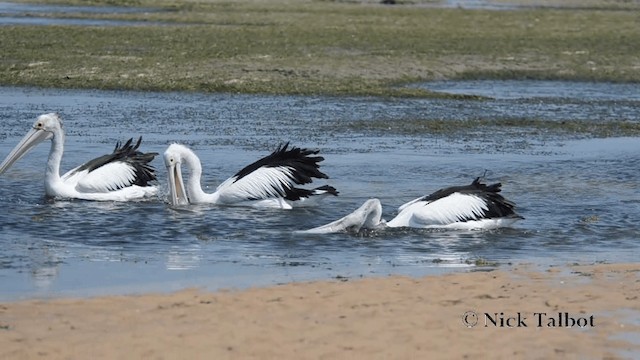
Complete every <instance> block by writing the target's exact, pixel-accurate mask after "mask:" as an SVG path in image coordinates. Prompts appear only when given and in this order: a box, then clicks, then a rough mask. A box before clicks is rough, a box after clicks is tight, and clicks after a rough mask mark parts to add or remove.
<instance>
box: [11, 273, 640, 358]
mask: <svg viewBox="0 0 640 360" xmlns="http://www.w3.org/2000/svg"><path fill="white" fill-rule="evenodd" d="M543 314H546V315H543ZM465 320H466V323H465ZM476 322H477V323H476ZM570 325H572V326H570ZM638 339H640V264H616V265H607V264H600V265H592V266H570V267H550V268H547V269H540V268H534V267H529V266H526V265H520V266H514V267H511V268H501V269H498V270H495V271H489V272H467V273H454V274H447V275H440V276H428V277H424V278H418V279H414V278H407V277H396V276H392V277H384V278H367V279H360V280H349V281H339V280H336V281H320V282H309V283H293V284H287V285H281V286H275V287H268V288H252V289H248V290H242V291H236V290H230V291H219V292H214V293H211V292H204V291H201V290H197V289H191V290H184V291H181V292H177V293H172V294H145V295H132V296H107V297H96V298H88V299H48V300H26V301H18V302H8V303H0V358H3V359H5V358H6V359H36V358H38V359H40V358H46V359H81V358H82V359H84V358H91V359H99V358H103V359H105V358H106V359H124V358H128V359H132V358H149V359H178V358H180V359H184V358H189V359H199V358H200V359H224V358H242V359H247V358H249V359H252V358H253V359H272V358H287V359H335V358H369V359H371V358H377V359H392V358H393V359H415V358H427V357H429V358H437V357H440V358H552V357H554V358H556V357H563V358H581V359H582V358H597V359H603V358H606V359H616V358H632V357H636V358H637V357H638V356H640V341H639V340H638Z"/></svg>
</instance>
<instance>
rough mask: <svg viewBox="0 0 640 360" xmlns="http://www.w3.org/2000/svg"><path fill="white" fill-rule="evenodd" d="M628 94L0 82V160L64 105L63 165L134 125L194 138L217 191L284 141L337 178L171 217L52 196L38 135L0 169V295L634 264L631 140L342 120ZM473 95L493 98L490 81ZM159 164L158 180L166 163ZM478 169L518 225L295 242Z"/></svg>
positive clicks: (169, 137)
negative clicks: (285, 205) (115, 88)
mask: <svg viewBox="0 0 640 360" xmlns="http://www.w3.org/2000/svg"><path fill="white" fill-rule="evenodd" d="M445 85H446V84H441V83H438V84H430V85H423V86H433V88H434V89H435V88H436V87H437V90H438V91H454V90H452V89H455V88H459V87H461V86H470V84H460V83H448V87H447V86H445ZM523 85H524V87H525V88H530V86H534V84H521V86H523ZM538 85H540V86H542V85H541V84H538ZM510 86H512V87H511V89H512V90H511V91H513V86H515V85H514V84H511V85H510ZM562 86H570V87H573V88H574V89H573V90H574V92H578V93H580V92H581V91H582V92H584V91H586V90H585V89H584V88H580V87H585V86H591V85H589V84H580V83H573V84H572V85H571V84H569V85H567V84H562ZM562 86H558V87H556V88H558V89H560V88H562ZM632 90H634V91H630V90H629V88H624V89H623V90H620V88H617V87H615V86H611V87H610V88H607V91H611V92H613V93H615V94H616V95H615V96H613V95H611V93H609V95H607V96H600V95H594V96H592V97H590V98H586V97H584V96H583V95H576V96H566V95H560V94H559V93H556V94H554V93H553V92H551V93H550V94H547V95H545V96H544V98H543V99H540V98H537V97H536V96H534V95H527V96H524V98H523V97H519V98H517V99H513V98H511V97H508V96H502V97H501V96H495V99H494V100H488V101H469V100H437V99H436V100H415V99H412V100H384V99H377V98H324V97H290V96H289V97H278V96H244V95H206V94H183V93H142V92H106V91H68V90H39V89H29V88H0V158H4V157H5V156H6V155H7V154H8V152H9V151H10V150H11V149H12V148H13V147H14V146H15V145H16V144H17V143H18V141H19V140H20V138H21V137H22V136H23V135H24V134H25V133H26V131H27V130H28V129H29V127H30V126H31V124H32V123H33V121H34V120H35V117H36V116H37V115H39V114H41V113H45V112H51V111H57V112H60V113H61V114H62V116H63V119H64V126H65V128H66V131H67V139H66V147H65V156H64V158H63V165H62V168H63V170H68V169H70V168H71V167H73V166H76V165H78V164H80V163H82V162H84V161H86V160H88V159H90V158H93V157H96V156H99V155H102V154H104V153H107V152H110V151H111V150H112V149H113V146H114V145H115V142H116V141H118V140H125V139H127V138H129V137H137V136H139V135H142V136H143V146H142V147H143V150H144V151H155V152H158V153H162V152H163V151H164V150H165V149H166V147H167V145H168V144H170V143H171V142H181V143H185V144H188V145H189V146H191V147H192V148H193V149H194V150H195V151H196V152H197V154H198V155H199V156H200V158H201V160H202V162H203V164H204V178H203V184H204V185H205V186H206V187H208V191H213V189H215V187H216V186H217V185H218V184H219V183H220V182H222V181H223V180H224V179H226V178H227V177H228V176H231V175H233V174H234V173H235V172H236V171H238V170H239V169H240V168H242V167H243V166H245V165H247V164H248V163H250V162H252V161H254V160H255V159H257V158H259V157H261V156H264V155H266V154H268V153H269V152H270V151H272V150H273V149H274V148H275V147H276V146H277V145H278V144H279V143H281V142H285V141H290V142H291V143H292V144H295V145H297V146H304V147H312V148H317V149H320V150H321V152H322V154H323V155H324V157H325V161H324V162H323V170H324V171H325V172H326V173H327V174H328V175H329V176H330V177H331V179H329V180H328V181H325V182H322V181H321V182H319V183H318V184H319V185H320V184H323V183H328V184H331V185H333V186H335V187H336V188H337V189H338V190H339V191H340V192H341V194H340V196H339V197H337V198H334V199H328V200H327V201H326V202H325V203H324V205H323V206H321V207H319V208H316V209H305V210H296V211H275V210H255V209H245V208H232V207H210V206H193V207H186V208H179V209H173V208H170V207H169V206H168V205H167V204H166V202H165V201H164V198H163V196H160V197H159V198H158V199H153V200H150V201H145V202H135V203H95V202H85V201H47V200H46V199H45V198H44V196H43V194H44V188H43V173H44V166H45V162H46V157H47V155H48V151H49V146H48V144H41V145H40V146H39V147H38V148H36V149H34V150H33V151H32V152H31V153H29V154H28V155H27V156H26V157H25V158H23V159H22V160H20V161H19V162H18V163H16V164H15V165H14V166H13V167H12V168H11V169H10V170H9V171H8V172H7V173H5V174H4V175H3V176H2V177H0V197H1V198H2V200H3V205H4V206H3V209H2V210H1V211H0V228H1V230H2V233H1V236H0V246H1V249H2V250H1V251H0V300H6V299H16V298H24V297H47V296H60V295H80V296H84V295H97V294H105V293H135V292H139V291H149V290H153V291H170V290H176V289H181V288H184V287H191V286H196V287H205V288H209V289H217V288H225V287H237V288H242V287H247V286H254V285H269V284H276V283H284V282H290V281H300V280H311V279H327V278H358V277H362V276H385V275H388V274H405V275H411V276H419V275H423V274H433V273H441V272H448V271H460V269H463V270H465V269H473V268H474V266H472V265H470V264H473V263H474V262H475V261H476V260H477V259H485V260H488V261H491V262H497V263H499V264H506V263H510V262H515V263H520V262H527V263H533V264H535V265H542V266H547V265H564V264H567V263H573V262H580V263H593V262H630V261H637V254H638V251H639V250H640V241H639V239H640V231H639V230H638V225H637V224H638V220H639V219H640V192H639V186H638V179H639V178H640V139H638V138H629V137H626V138H605V139H591V138H589V137H588V136H584V135H581V136H575V137H574V136H570V135H566V134H564V135H559V134H554V133H550V132H547V131H538V132H535V133H533V134H530V133H527V134H528V135H527V136H523V135H522V134H523V133H521V132H517V131H516V132H514V133H513V134H511V135H510V134H509V132H508V131H506V132H505V131H497V129H491V128H489V129H475V128H471V129H469V130H468V132H466V133H463V134H462V135H460V134H459V133H457V134H456V135H443V134H433V135H431V134H425V133H424V132H423V133H416V134H415V135H399V134H396V133H393V132H386V131H384V130H380V129H377V130H367V129H366V128H362V127H361V126H360V127H354V126H352V124H353V123H354V122H357V123H359V124H361V123H362V122H363V121H364V122H366V121H380V120H385V121H389V122H390V123H391V122H393V121H398V119H400V120H401V119H411V118H421V119H427V120H429V119H434V120H441V119H450V120H451V121H455V120H457V119H476V118H499V117H503V116H504V117H515V118H522V119H527V118H534V119H539V118H545V117H548V118H550V119H554V120H558V121H563V120H568V119H571V120H579V121H587V122H588V121H591V122H598V121H612V122H615V121H624V122H638V121H639V120H640V118H639V116H640V100H639V99H638V97H637V94H638V93H640V92H639V91H638V90H640V89H639V88H638V87H637V86H636V87H635V88H632ZM484 91H485V92H486V91H496V85H495V84H493V83H491V84H489V85H487V86H486V87H485V90H484ZM505 91H506V90H505ZM520 92H521V93H522V92H523V91H520ZM575 109H579V110H580V111H575ZM514 114H515V115H514ZM498 145H499V146H498ZM153 165H155V167H156V168H157V171H158V177H159V183H160V184H161V185H162V188H163V189H165V188H166V174H165V170H164V166H163V164H162V160H161V158H160V157H158V158H156V160H154V163H153ZM485 171H486V177H487V181H490V182H497V181H500V182H502V183H503V193H504V195H505V196H506V197H508V198H509V199H511V200H513V201H515V202H516V203H517V205H518V209H519V213H520V214H521V215H523V216H524V217H525V218H526V219H525V220H523V221H521V222H520V223H517V224H516V225H515V226H514V227H513V228H509V229H501V230H497V231H473V232H468V231H424V230H409V229H404V230H403V229H394V230H390V231H384V232H377V233H371V234H366V235H363V236H353V235H348V234H332V235H322V236H318V235H314V236H311V235H306V236H301V235H293V234H292V231H293V230H300V229H306V228H310V227H314V226H318V225H321V224H324V223H327V222H329V221H332V220H335V219H337V218H339V217H341V216H343V215H344V214H346V213H348V212H351V211H352V210H353V209H355V208H356V207H358V206H359V205H360V204H362V202H364V201H365V200H366V199H368V198H370V197H378V198H380V199H381V201H382V203H383V206H384V217H385V218H387V219H390V218H391V217H393V216H394V214H395V210H396V208H397V207H398V206H399V205H401V204H402V203H404V202H406V201H408V200H411V199H413V198H415V197H418V196H420V195H423V194H426V193H430V192H433V191H435V190H437V189H439V188H441V187H444V186H451V185H461V184H465V183H470V182H471V180H472V179H473V178H474V177H476V176H481V175H483V174H484V173H485ZM163 195H164V194H163ZM465 271H466V270H465Z"/></svg>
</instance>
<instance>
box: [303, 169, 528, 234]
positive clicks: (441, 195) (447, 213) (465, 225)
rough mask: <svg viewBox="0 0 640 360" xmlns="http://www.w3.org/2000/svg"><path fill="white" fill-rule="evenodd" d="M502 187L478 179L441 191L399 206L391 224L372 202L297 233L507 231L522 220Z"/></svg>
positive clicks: (371, 200)
mask: <svg viewBox="0 0 640 360" xmlns="http://www.w3.org/2000/svg"><path fill="white" fill-rule="evenodd" d="M501 186H502V184H500V183H497V184H493V185H489V186H487V185H485V184H483V183H482V182H480V178H476V179H475V180H474V181H473V182H472V183H471V185H466V186H454V187H449V188H445V189H440V190H438V191H436V192H434V193H433V194H431V195H427V196H422V197H419V198H417V199H415V200H412V201H409V202H408V203H406V204H404V205H402V206H400V208H398V215H397V216H396V217H395V218H393V219H392V220H391V221H388V222H386V221H385V220H383V219H382V205H381V204H380V200H378V199H369V200H367V201H365V203H364V204H363V205H362V206H361V207H360V208H358V209H357V210H356V211H354V212H352V213H351V214H349V215H347V216H345V217H343V218H341V219H339V220H336V221H334V222H331V223H329V224H327V225H323V226H319V227H316V228H313V229H309V230H304V231H297V233H305V234H328V233H335V232H342V231H347V232H356V233H357V232H359V231H360V230H363V229H370V230H375V229H383V228H385V227H392V228H393V227H411V228H421V229H429V228H441V229H442V228H444V229H466V230H474V229H495V228H500V227H506V226H510V225H511V224H513V223H514V222H516V221H518V220H520V219H523V218H522V217H521V216H520V215H518V214H516V213H515V211H514V207H515V204H514V203H513V202H511V201H509V200H507V199H505V198H504V197H502V195H500V194H498V193H499V192H500V191H501V189H500V188H501Z"/></svg>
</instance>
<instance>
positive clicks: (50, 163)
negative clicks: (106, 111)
mask: <svg viewBox="0 0 640 360" xmlns="http://www.w3.org/2000/svg"><path fill="white" fill-rule="evenodd" d="M45 140H51V150H50V152H49V158H48V160H47V166H46V170H45V193H46V195H47V196H49V197H55V198H69V199H83V200H96V201H129V200H134V199H140V198H143V197H147V196H151V195H154V194H156V192H157V187H156V186H154V185H152V184H151V182H152V181H153V180H155V179H156V177H155V173H154V169H153V167H151V165H149V163H150V162H151V161H152V160H153V158H154V157H155V156H156V155H157V153H142V152H140V151H138V148H139V146H140V142H141V141H142V138H139V139H138V141H137V143H136V144H135V145H133V139H129V141H127V142H126V143H125V144H124V145H122V146H120V143H118V144H116V147H115V149H114V151H113V153H111V154H108V155H103V156H101V157H98V158H95V159H93V160H91V161H89V162H87V163H85V164H83V165H80V166H78V167H76V168H74V169H72V170H70V171H68V172H67V173H65V174H64V175H62V176H60V163H61V162H62V155H63V152H64V130H63V128H62V120H61V119H60V117H59V116H58V114H55V113H50V114H44V115H40V116H39V117H38V119H37V120H36V122H35V123H34V125H33V128H32V129H31V130H30V131H29V132H28V133H27V134H26V135H25V136H24V137H23V138H22V140H21V141H20V142H19V143H18V145H16V147H15V148H14V149H13V150H12V151H11V152H10V153H9V155H8V156H7V158H6V159H5V160H4V161H3V162H2V164H0V174H2V173H4V172H5V171H6V170H7V169H8V168H9V167H11V165H13V164H14V163H15V162H16V161H18V160H19V159H20V158H22V157H23V156H24V155H25V154H26V153H27V152H29V150H31V149H32V148H34V147H35V146H36V145H38V144H39V143H41V142H43V141H45Z"/></svg>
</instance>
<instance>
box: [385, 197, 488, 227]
mask: <svg viewBox="0 0 640 360" xmlns="http://www.w3.org/2000/svg"><path fill="white" fill-rule="evenodd" d="M401 208H402V211H401V212H400V213H399V214H398V216H396V217H395V218H394V219H393V220H391V221H389V223H388V225H389V226H391V227H399V226H409V227H417V228H420V227H428V226H433V225H447V224H452V223H456V222H459V221H461V219H463V220H464V219H471V220H478V219H481V218H482V214H483V213H484V212H485V211H486V210H488V207H487V204H486V203H485V201H484V200H483V199H482V198H480V197H478V196H474V195H469V194H461V193H453V194H451V195H449V196H447V197H444V198H441V199H438V200H436V201H432V202H430V203H425V202H424V201H415V200H414V201H413V202H411V203H409V204H405V205H403V206H402V207H401Z"/></svg>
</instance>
